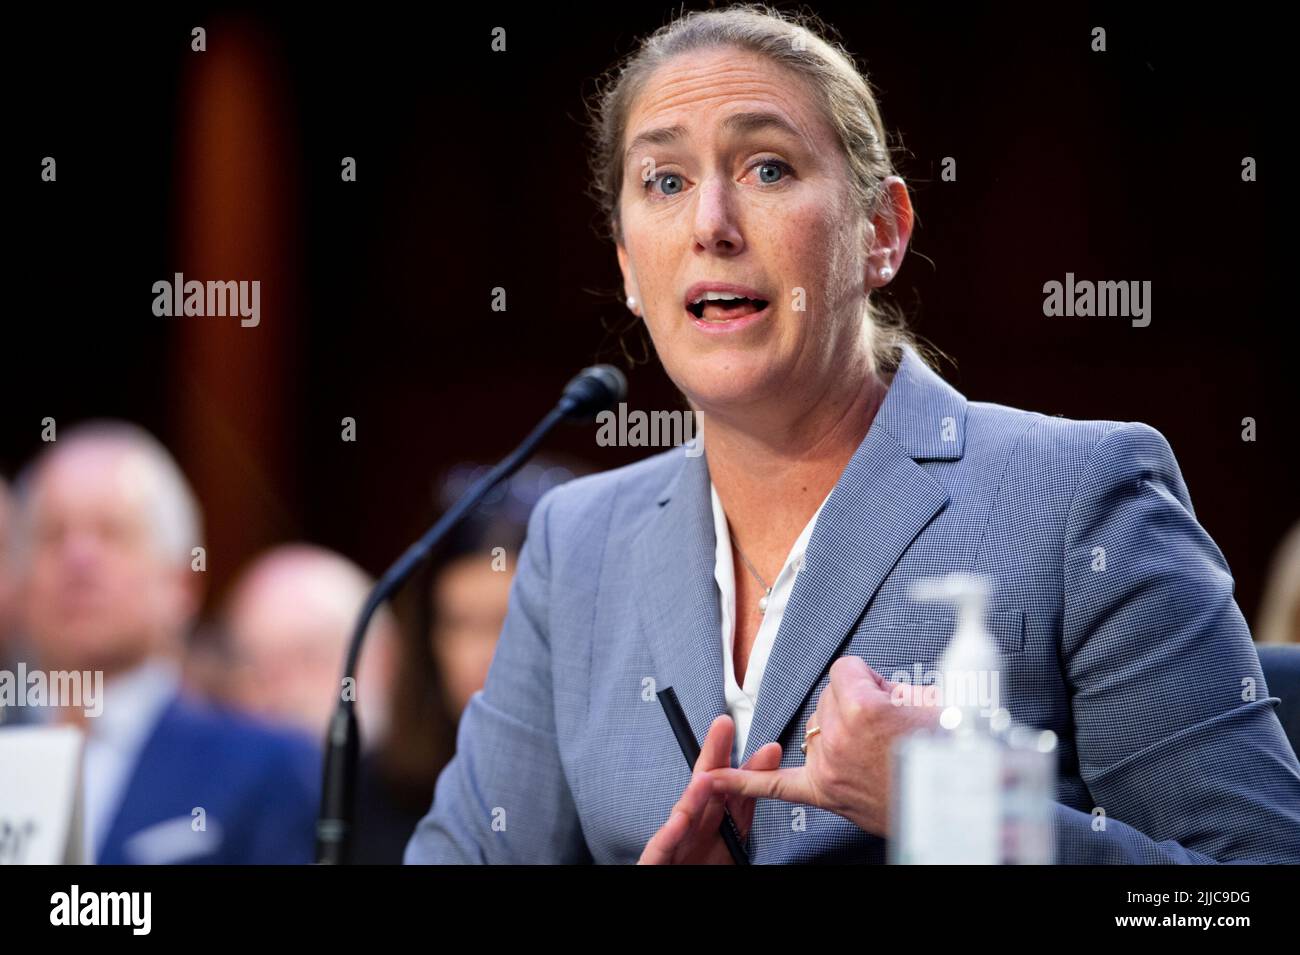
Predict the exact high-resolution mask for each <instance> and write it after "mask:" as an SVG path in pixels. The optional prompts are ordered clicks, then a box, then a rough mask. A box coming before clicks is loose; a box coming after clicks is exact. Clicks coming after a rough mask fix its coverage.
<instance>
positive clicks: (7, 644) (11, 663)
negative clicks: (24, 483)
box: [0, 477, 23, 724]
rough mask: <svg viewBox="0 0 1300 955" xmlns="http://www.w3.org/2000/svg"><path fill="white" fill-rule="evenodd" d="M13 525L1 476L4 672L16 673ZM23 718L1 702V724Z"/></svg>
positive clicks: (0, 654)
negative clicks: (11, 545)
mask: <svg viewBox="0 0 1300 955" xmlns="http://www.w3.org/2000/svg"><path fill="white" fill-rule="evenodd" d="M12 526H13V500H12V497H11V495H10V493H9V485H8V484H7V483H6V482H5V479H4V478H3V477H0V670H8V671H13V669H14V667H15V666H16V664H17V663H18V661H19V660H20V659H21V658H22V651H21V650H20V649H19V647H18V632H17V621H16V620H15V610H14V579H13V576H14V575H13V559H12V558H11V557H10V554H9V550H10V543H11V542H10V538H11V537H12V534H11V528H12ZM22 716H23V711H22V710H21V709H20V708H18V707H11V706H6V705H5V703H4V700H3V699H0V724H4V723H8V722H18V721H19V720H20V719H21V718H22Z"/></svg>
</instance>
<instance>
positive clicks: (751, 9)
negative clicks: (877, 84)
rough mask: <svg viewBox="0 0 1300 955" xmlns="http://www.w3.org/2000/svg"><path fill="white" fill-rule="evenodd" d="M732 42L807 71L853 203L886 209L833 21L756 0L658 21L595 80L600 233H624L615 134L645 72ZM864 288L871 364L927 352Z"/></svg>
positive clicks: (884, 152)
mask: <svg viewBox="0 0 1300 955" xmlns="http://www.w3.org/2000/svg"><path fill="white" fill-rule="evenodd" d="M725 46H732V47H736V48H739V49H742V50H748V51H750V52H753V53H757V54H759V55H761V56H764V57H767V58H768V59H769V60H771V61H772V62H774V63H776V64H778V65H780V66H783V67H786V68H787V69H789V70H791V71H793V72H794V73H796V74H797V75H799V76H801V77H803V78H804V80H805V81H807V84H808V86H809V87H810V88H811V89H812V91H813V92H814V95H815V96H816V97H817V98H818V105H819V107H820V108H821V110H822V112H823V114H824V115H825V116H826V119H827V120H828V121H829V123H830V125H831V127H832V129H833V130H834V131H835V134H836V137H837V139H838V140H839V143H840V147H841V149H842V150H843V152H844V155H845V158H846V159H847V161H848V168H849V173H850V179H851V186H852V189H853V193H854V196H855V199H856V201H857V205H858V208H859V209H860V210H861V211H862V213H863V214H864V215H865V216H867V217H868V218H870V217H871V216H872V215H874V214H875V213H876V212H878V211H880V210H881V209H884V210H886V211H887V212H891V213H892V211H893V209H892V205H893V203H892V199H891V196H890V194H889V191H888V189H886V188H885V186H884V182H885V179H886V178H887V177H888V176H891V175H895V170H894V163H893V159H892V157H891V155H890V147H889V144H888V141H887V137H886V133H885V127H884V123H883V122H882V120H881V118H880V108H879V106H878V105H877V103H876V95H875V92H874V91H873V90H872V88H871V84H870V82H869V81H868V80H867V78H866V77H865V76H864V75H863V74H862V73H861V72H860V71H859V69H858V67H857V65H856V64H855V63H854V60H853V57H852V56H851V55H850V54H849V53H848V52H847V50H845V49H844V47H843V45H842V44H841V42H840V41H839V40H838V38H837V36H836V34H835V32H834V30H833V28H831V27H830V26H829V25H828V24H826V23H824V22H823V21H822V20H821V19H820V18H819V17H817V16H816V14H813V13H807V12H782V11H778V10H775V9H772V8H771V7H768V6H765V5H762V4H753V3H746V4H738V5H735V6H730V7H726V8H723V9H719V10H697V11H693V12H691V13H687V14H685V15H684V16H681V17H679V18H677V19H674V20H672V21H671V22H669V23H667V24H666V25H664V26H662V27H660V28H659V29H658V30H656V31H655V32H654V33H652V34H650V35H649V36H647V37H645V38H644V39H642V40H641V42H640V43H639V44H638V46H637V47H636V49H635V50H633V51H632V52H631V53H630V54H628V55H627V56H626V57H624V58H623V59H622V60H621V61H620V62H619V63H617V64H616V65H615V66H614V67H613V68H611V70H610V71H609V72H608V73H607V74H606V75H605V76H604V77H602V78H601V80H599V81H598V82H597V89H596V94H595V96H594V97H593V98H592V99H590V100H589V101H588V104H587V108H588V114H589V124H590V134H591V155H590V162H591V172H592V176H591V187H590V193H591V196H592V198H593V199H594V200H595V201H596V203H597V205H598V206H599V207H600V211H601V215H602V217H603V219H604V227H605V229H606V233H607V235H606V237H607V238H609V239H612V240H613V241H615V242H617V243H619V244H620V245H621V244H623V242H622V238H623V237H622V223H621V221H620V218H619V195H620V193H621V192H622V189H623V162H622V160H623V140H624V136H625V134H626V132H627V120H628V116H629V114H630V113H631V108H632V104H633V103H634V102H635V101H636V98H637V96H638V95H639V94H640V92H641V90H642V89H643V88H644V86H645V84H646V82H647V80H648V79H649V78H650V76H651V74H653V73H654V72H655V71H656V70H657V69H658V68H659V67H660V66H662V65H663V64H664V63H665V62H666V61H668V60H669V59H671V58H672V57H674V56H677V55H678V54H681V53H686V52H689V51H693V50H702V49H710V48H715V47H725ZM873 298H874V296H868V298H867V305H866V311H867V317H868V318H869V319H870V321H871V323H872V336H871V337H872V343H873V345H872V351H873V355H874V358H875V360H876V365H877V367H878V368H881V369H884V370H887V371H888V370H892V369H894V368H896V367H897V365H898V362H899V361H900V360H901V357H902V352H901V348H902V346H904V345H910V346H912V347H914V348H916V349H917V350H918V352H919V353H920V354H921V355H922V357H923V358H925V359H926V360H927V361H931V362H932V358H931V357H930V355H929V354H927V352H928V351H929V348H928V347H926V346H922V345H920V343H919V342H918V340H917V339H916V337H915V336H914V335H913V334H912V333H911V332H910V331H909V330H908V328H907V323H906V318H905V316H904V315H903V313H902V312H901V310H899V309H898V307H897V306H895V305H893V304H892V303H883V304H882V303H878V302H875V301H873Z"/></svg>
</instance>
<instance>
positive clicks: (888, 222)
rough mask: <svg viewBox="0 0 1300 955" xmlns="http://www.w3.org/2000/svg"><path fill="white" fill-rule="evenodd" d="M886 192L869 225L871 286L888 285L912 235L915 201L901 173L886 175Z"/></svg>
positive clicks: (868, 274)
mask: <svg viewBox="0 0 1300 955" xmlns="http://www.w3.org/2000/svg"><path fill="white" fill-rule="evenodd" d="M881 190H882V192H883V193H884V195H883V196H882V198H881V200H880V201H879V202H878V203H877V205H876V212H875V214H874V215H873V216H872V219H871V222H870V223H869V225H868V233H869V238H870V239H871V242H870V245H871V247H870V249H869V250H868V252H867V276H866V284H867V288H868V289H872V288H880V287H881V286H882V285H887V284H888V283H889V281H890V280H891V279H893V277H894V276H895V275H896V274H897V273H898V270H899V268H900V267H901V266H902V264H903V256H904V255H906V254H907V243H908V240H909V239H911V237H912V222H913V219H914V214H913V212H912V200H911V198H910V197H909V196H908V194H907V184H906V183H904V182H903V180H902V178H901V177H899V176H887V177H886V178H885V180H884V182H882V183H881Z"/></svg>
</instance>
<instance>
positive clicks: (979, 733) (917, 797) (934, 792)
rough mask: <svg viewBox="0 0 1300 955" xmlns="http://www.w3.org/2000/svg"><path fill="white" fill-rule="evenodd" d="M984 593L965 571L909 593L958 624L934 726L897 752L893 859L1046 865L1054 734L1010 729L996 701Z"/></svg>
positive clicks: (994, 656) (996, 660) (941, 672)
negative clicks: (945, 610) (948, 610)
mask: <svg viewBox="0 0 1300 955" xmlns="http://www.w3.org/2000/svg"><path fill="white" fill-rule="evenodd" d="M991 589H992V588H991V583H990V581H988V580H987V579H986V578H983V577H975V576H971V575H969V574H949V575H948V576H946V577H937V578H933V579H929V580H922V581H918V582H917V583H916V585H915V586H914V587H913V588H912V595H913V597H915V598H916V599H918V600H924V601H932V602H941V603H949V604H953V605H955V606H956V608H957V628H956V630H955V632H954V633H953V636H952V639H951V641H949V643H948V647H947V649H946V650H945V651H944V653H943V655H942V656H941V657H940V659H939V662H938V666H937V669H938V674H937V676H938V681H939V685H938V686H937V687H936V689H937V690H938V691H939V697H938V700H937V701H936V702H937V703H938V705H939V706H941V707H942V708H943V709H942V712H941V714H940V717H939V728H938V729H937V730H935V731H933V732H930V731H920V732H916V733H913V734H911V735H909V736H906V737H903V738H902V739H900V740H899V741H898V742H897V743H896V745H895V747H894V753H893V757H894V772H893V779H894V786H895V788H894V792H893V794H892V804H893V805H892V816H891V822H890V834H889V858H890V861H891V862H900V863H922V864H935V863H938V864H949V863H976V864H980V863H983V864H998V863H1038V864H1042V863H1050V862H1051V861H1052V859H1053V856H1054V851H1055V844H1054V842H1053V829H1052V819H1053V812H1052V809H1053V797H1054V790H1055V779H1056V752H1055V750H1056V737H1055V734H1053V733H1052V732H1051V731H1050V730H1047V731H1042V732H1039V731H1038V730H1034V729H1031V728H1029V727H1025V726H1020V725H1017V724H1014V723H1013V722H1012V720H1011V715H1010V713H1009V712H1008V711H1007V710H1006V709H1005V708H1003V707H1002V706H1000V704H999V701H998V691H999V680H1000V677H1001V671H1002V667H1001V657H1000V655H999V653H998V649H997V645H996V644H995V643H994V641H993V638H992V636H991V635H990V634H989V631H988V628H987V626H986V625H985V622H984V619H985V610H986V604H987V603H988V597H989V593H990V591H991ZM923 696H924V694H923Z"/></svg>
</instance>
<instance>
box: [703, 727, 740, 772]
mask: <svg viewBox="0 0 1300 955" xmlns="http://www.w3.org/2000/svg"><path fill="white" fill-rule="evenodd" d="M735 734H736V724H735V723H734V722H732V719H731V717H730V716H728V715H727V714H725V713H724V714H722V715H721V716H719V717H718V718H717V719H715V720H714V721H713V723H712V725H710V726H709V732H708V734H707V735H706V736H705V737H704V745H703V746H701V747H700V756H699V759H697V760H696V761H695V772H697V773H698V772H700V771H702V770H710V769H720V768H722V767H724V766H730V765H731V743H732V740H733V739H734V738H735Z"/></svg>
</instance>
